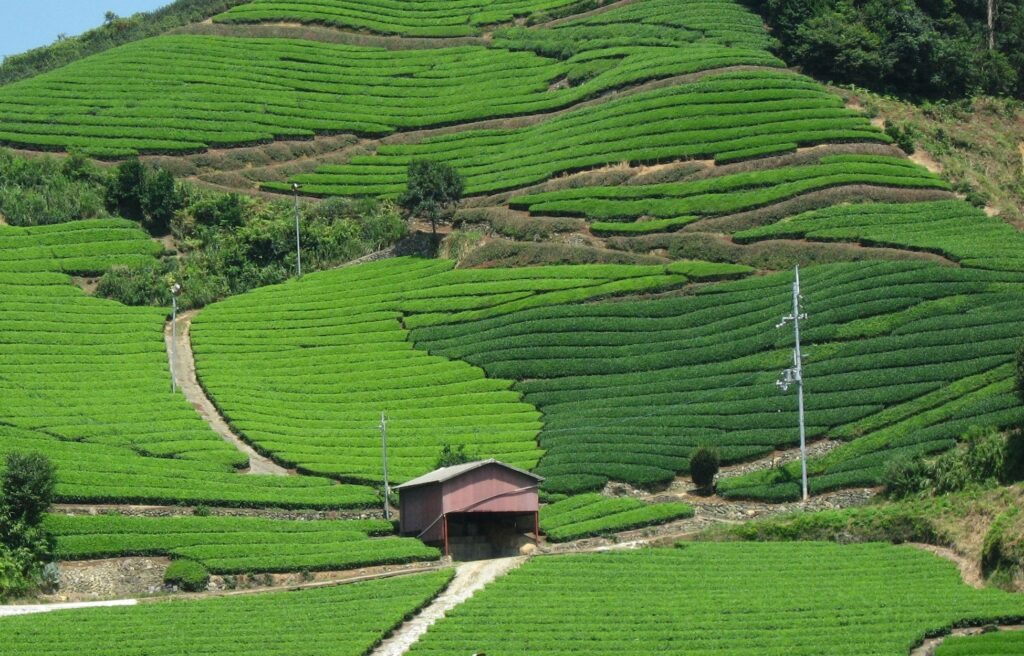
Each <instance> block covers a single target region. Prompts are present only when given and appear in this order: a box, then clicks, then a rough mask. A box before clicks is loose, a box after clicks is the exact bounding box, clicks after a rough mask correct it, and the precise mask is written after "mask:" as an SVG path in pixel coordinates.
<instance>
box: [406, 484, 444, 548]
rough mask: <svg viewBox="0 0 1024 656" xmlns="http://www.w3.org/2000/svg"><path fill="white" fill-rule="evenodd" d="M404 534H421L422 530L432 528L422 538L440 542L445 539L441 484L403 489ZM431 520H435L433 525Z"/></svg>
mask: <svg viewBox="0 0 1024 656" xmlns="http://www.w3.org/2000/svg"><path fill="white" fill-rule="evenodd" d="M399 500H400V509H401V518H400V528H401V532H402V535H419V533H420V531H423V530H424V529H427V527H428V526H429V527H430V528H429V529H428V530H427V532H426V533H424V534H423V537H422V538H421V539H422V540H423V541H424V542H440V541H441V540H442V539H443V537H444V536H443V535H442V530H443V527H442V523H443V522H442V521H441V520H438V521H436V522H435V521H434V520H437V519H438V518H439V517H440V516H441V512H442V503H441V485H440V484H434V485H422V486H420V487H414V488H410V489H408V490H402V491H401V492H400V496H399ZM431 522H434V524H433V526H431Z"/></svg>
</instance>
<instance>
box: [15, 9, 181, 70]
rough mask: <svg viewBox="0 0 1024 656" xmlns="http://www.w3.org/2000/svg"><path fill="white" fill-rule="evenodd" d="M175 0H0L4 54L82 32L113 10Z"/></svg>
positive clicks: (123, 11)
mask: <svg viewBox="0 0 1024 656" xmlns="http://www.w3.org/2000/svg"><path fill="white" fill-rule="evenodd" d="M170 2H171V0H0V57H6V56H8V55H16V54H19V53H22V52H25V51H26V50H29V49H31V48H35V47H38V46H45V45H47V44H50V43H53V42H54V41H55V40H56V39H57V35H58V34H61V33H64V34H67V35H68V36H72V35H75V34H81V33H82V32H85V31H86V30H88V29H91V28H93V27H97V26H98V25H101V24H102V23H103V15H104V14H106V13H107V12H108V11H112V12H114V13H115V14H117V15H118V16H130V15H131V14H134V13H136V12H139V11H152V10H153V9H157V8H159V7H162V6H164V5H167V4H170Z"/></svg>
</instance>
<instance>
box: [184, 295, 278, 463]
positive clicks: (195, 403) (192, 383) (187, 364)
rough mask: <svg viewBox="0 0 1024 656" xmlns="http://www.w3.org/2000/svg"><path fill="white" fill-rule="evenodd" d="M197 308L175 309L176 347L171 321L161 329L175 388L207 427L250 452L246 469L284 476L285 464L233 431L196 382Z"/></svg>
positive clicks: (238, 447) (243, 450) (237, 447)
mask: <svg viewBox="0 0 1024 656" xmlns="http://www.w3.org/2000/svg"><path fill="white" fill-rule="evenodd" d="M196 314H197V312H196V311H195V310H190V311H188V312H180V313H178V321H177V323H178V340H177V350H175V349H174V348H173V345H172V342H173V340H172V327H171V322H169V321H168V322H167V327H166V328H165V329H164V342H165V343H166V345H167V357H168V358H169V359H170V360H171V361H172V362H173V363H174V377H175V379H176V380H177V381H178V389H180V390H181V392H182V393H183V394H184V395H185V398H186V399H188V400H189V402H190V403H191V404H192V407H194V408H195V409H196V412H198V413H199V414H200V416H202V418H203V419H205V420H206V423H207V424H209V425H210V428H212V429H213V430H214V432H216V433H217V434H218V435H220V436H221V437H222V438H224V441H226V442H228V443H230V444H231V445H232V446H234V447H235V448H236V449H238V450H239V451H241V452H242V453H244V454H245V455H247V456H249V472H248V473H250V474H265V475H272V476H287V475H288V474H289V471H288V470H287V469H285V468H284V467H282V466H280V465H278V464H277V463H276V462H274V461H273V460H271V459H270V458H267V457H266V456H263V455H260V454H259V453H257V452H256V450H255V449H254V448H252V447H251V446H249V444H248V443H247V442H246V441H245V440H243V439H242V438H240V437H239V436H238V435H236V434H235V432H234V431H233V430H231V427H230V426H228V423H227V422H226V421H225V420H224V417H222V416H221V415H220V412H218V411H217V407H216V406H215V405H214V404H213V401H211V400H210V398H209V397H208V396H206V391H205V390H203V387H202V385H200V384H199V379H198V378H196V361H195V356H194V355H193V354H192V339H191V334H190V333H191V329H192V319H193V318H195V316H196Z"/></svg>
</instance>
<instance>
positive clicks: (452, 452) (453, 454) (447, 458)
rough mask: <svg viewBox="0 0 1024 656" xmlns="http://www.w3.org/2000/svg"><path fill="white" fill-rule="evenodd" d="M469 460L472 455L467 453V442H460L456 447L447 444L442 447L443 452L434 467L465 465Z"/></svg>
mask: <svg viewBox="0 0 1024 656" xmlns="http://www.w3.org/2000/svg"><path fill="white" fill-rule="evenodd" d="M469 461H470V457H469V455H467V454H466V445H465V444H460V445H458V446H457V447H455V448H454V449H453V448H452V445H451V444H445V445H444V446H442V447H441V454H440V455H439V456H438V457H437V462H436V463H435V465H434V467H435V468H436V469H441V468H442V467H451V466H453V465H464V464H466V463H467V462H469Z"/></svg>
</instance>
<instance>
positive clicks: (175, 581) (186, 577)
mask: <svg viewBox="0 0 1024 656" xmlns="http://www.w3.org/2000/svg"><path fill="white" fill-rule="evenodd" d="M209 583H210V573H209V572H208V571H206V568H205V567H203V566H202V565H200V564H199V563H197V562H196V561H194V560H175V561H173V562H172V563H171V565H170V567H168V568H167V571H166V572H164V585H173V586H175V587H177V588H178V589H179V590H182V591H184V592H202V591H203V590H205V589H206V586H207V585H208V584H209Z"/></svg>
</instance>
